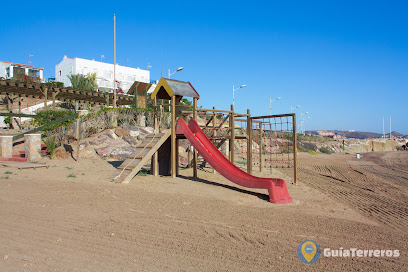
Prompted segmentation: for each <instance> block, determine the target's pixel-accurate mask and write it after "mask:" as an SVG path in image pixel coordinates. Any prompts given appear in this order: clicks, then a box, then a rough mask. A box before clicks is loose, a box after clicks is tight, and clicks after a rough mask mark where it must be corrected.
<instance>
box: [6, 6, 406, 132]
mask: <svg viewBox="0 0 408 272" xmlns="http://www.w3.org/2000/svg"><path fill="white" fill-rule="evenodd" d="M1 6H2V10H3V11H6V12H3V13H2V22H1V23H0V41H1V42H0V60H3V61H10V62H17V63H28V55H29V54H31V55H34V56H33V57H31V62H32V65H34V66H37V67H43V68H44V76H45V77H54V73H55V65H56V64H58V63H59V62H61V61H62V58H63V56H64V55H66V56H67V57H70V58H73V57H79V58H85V59H95V60H100V58H101V55H104V56H105V58H104V59H103V61H104V62H108V63H113V14H116V44H117V49H116V56H117V57H116V58H117V63H118V64H119V65H125V66H130V67H140V68H141V69H147V67H148V64H150V66H151V68H150V69H149V70H150V71H151V79H156V80H158V79H160V76H161V66H160V50H162V51H163V72H164V75H165V76H166V75H167V71H168V69H171V71H172V72H173V71H175V70H176V69H177V68H178V67H184V70H182V71H180V72H178V73H176V74H175V75H173V76H172V78H174V79H177V80H183V81H190V82H191V84H192V85H193V86H194V87H195V89H196V90H197V92H198V93H199V94H200V99H199V101H198V105H199V106H203V108H212V107H214V106H215V107H217V109H229V108H230V105H231V104H232V88H233V86H235V87H239V86H241V85H242V84H245V85H246V87H245V88H242V89H239V90H237V91H236V92H235V109H236V111H237V112H241V113H244V112H246V110H247V109H250V110H251V114H252V115H253V116H259V115H268V114H269V111H270V108H269V107H270V103H269V101H270V98H272V99H275V98H277V97H282V98H281V99H280V100H277V101H274V102H273V103H272V114H281V113H289V112H290V111H291V107H295V106H298V105H300V108H299V109H296V110H295V112H296V114H297V118H298V123H299V122H300V115H301V113H302V114H303V113H305V112H308V114H306V115H303V116H309V117H310V118H309V119H307V120H308V122H307V123H306V125H305V129H306V130H317V129H330V130H358V131H370V132H379V133H382V130H383V117H384V118H385V131H386V132H389V127H390V116H391V117H392V130H393V131H394V130H395V131H398V132H400V133H403V134H408V126H407V123H408V122H407V120H408V118H407V117H408V114H407V104H408V73H407V71H408V69H407V68H408V16H407V10H408V2H407V1H392V0H390V1H355V0H354V1H344V0H343V1H327V0H325V1H313V0H312V1H143V2H142V1H132V2H130V1H114V2H107V1H61V2H56V1H40V2H35V3H34V2H33V1H28V2H26V1H19V2H18V3H17V2H13V1H7V2H6V3H2V5H1Z"/></svg>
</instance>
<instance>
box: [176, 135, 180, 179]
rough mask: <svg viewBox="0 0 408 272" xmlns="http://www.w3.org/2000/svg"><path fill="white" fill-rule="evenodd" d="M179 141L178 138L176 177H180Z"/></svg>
mask: <svg viewBox="0 0 408 272" xmlns="http://www.w3.org/2000/svg"><path fill="white" fill-rule="evenodd" d="M179 159H180V158H179V139H177V137H176V177H177V176H179V167H180V163H179Z"/></svg>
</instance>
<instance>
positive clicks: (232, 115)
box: [229, 105, 235, 164]
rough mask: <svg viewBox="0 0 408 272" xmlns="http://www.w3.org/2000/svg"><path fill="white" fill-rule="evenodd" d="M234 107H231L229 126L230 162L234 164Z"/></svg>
mask: <svg viewBox="0 0 408 272" xmlns="http://www.w3.org/2000/svg"><path fill="white" fill-rule="evenodd" d="M234 114H235V113H234V105H231V118H230V126H231V138H230V150H229V152H230V156H229V157H230V161H231V162H232V163H233V164H234V162H235V148H234V143H235V116H234Z"/></svg>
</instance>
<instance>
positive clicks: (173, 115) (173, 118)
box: [171, 95, 176, 178]
mask: <svg viewBox="0 0 408 272" xmlns="http://www.w3.org/2000/svg"><path fill="white" fill-rule="evenodd" d="M171 177H172V178H175V177H176V96H175V95H173V96H172V97H171Z"/></svg>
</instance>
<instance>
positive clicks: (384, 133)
mask: <svg viewBox="0 0 408 272" xmlns="http://www.w3.org/2000/svg"><path fill="white" fill-rule="evenodd" d="M383 138H384V142H385V126H384V116H383Z"/></svg>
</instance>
